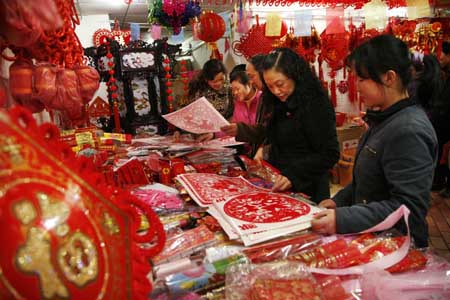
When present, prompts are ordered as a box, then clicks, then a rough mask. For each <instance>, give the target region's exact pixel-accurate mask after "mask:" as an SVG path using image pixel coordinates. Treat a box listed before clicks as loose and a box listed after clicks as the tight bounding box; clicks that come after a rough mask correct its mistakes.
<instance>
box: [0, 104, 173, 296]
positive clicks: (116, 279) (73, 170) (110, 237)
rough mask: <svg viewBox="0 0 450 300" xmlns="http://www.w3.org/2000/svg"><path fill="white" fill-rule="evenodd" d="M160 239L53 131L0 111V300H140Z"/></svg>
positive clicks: (133, 203)
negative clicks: (143, 228) (144, 227)
mask: <svg viewBox="0 0 450 300" xmlns="http://www.w3.org/2000/svg"><path fill="white" fill-rule="evenodd" d="M142 213H143V214H144V215H145V216H146V217H147V219H148V220H149V223H150V230H148V231H147V232H145V233H140V234H138V233H137V229H138V227H139V225H140V222H141V214H142ZM164 239H165V236H164V231H163V228H162V225H161V223H160V222H159V220H158V218H157V216H156V215H155V214H154V212H153V211H152V210H151V209H150V208H148V207H145V206H144V205H143V204H142V203H141V202H139V200H137V199H136V198H133V197H132V196H130V195H129V194H128V193H126V192H124V191H120V190H118V189H116V188H113V187H108V186H106V184H104V182H103V178H102V176H101V175H99V174H96V173H95V172H94V171H93V168H92V167H91V162H90V161H89V160H87V159H85V160H80V159H78V158H75V157H74V154H73V153H72V150H71V149H70V148H69V147H68V146H66V145H65V144H62V143H60V142H59V131H58V129H57V128H56V127H54V125H50V124H44V125H41V126H37V125H36V123H35V122H34V119H33V118H32V116H31V114H30V113H29V112H28V111H25V110H24V109H22V108H14V109H12V110H11V111H10V112H9V113H6V112H4V111H0V245H1V247H0V299H33V300H35V299H92V300H93V299H108V300H110V299H118V300H119V299H120V300H122V299H147V297H148V293H149V292H150V291H151V284H150V282H149V281H148V280H147V278H146V276H147V274H148V272H149V271H150V270H151V267H150V265H149V264H148V260H149V259H150V258H151V257H152V256H154V255H156V254H157V253H159V252H160V251H161V249H162V247H163V245H164ZM143 243H145V247H144V246H143Z"/></svg>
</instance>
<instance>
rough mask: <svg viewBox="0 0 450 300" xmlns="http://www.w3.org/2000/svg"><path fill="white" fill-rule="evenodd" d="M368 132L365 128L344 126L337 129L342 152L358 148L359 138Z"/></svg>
mask: <svg viewBox="0 0 450 300" xmlns="http://www.w3.org/2000/svg"><path fill="white" fill-rule="evenodd" d="M365 131H366V128H365V127H364V126H354V125H352V126H348V125H344V126H341V127H337V128H336V132H337V138H338V141H339V149H340V151H341V152H344V151H345V150H349V149H354V148H356V147H357V146H358V141H359V138H360V137H361V136H362V134H363V133H364V132H365Z"/></svg>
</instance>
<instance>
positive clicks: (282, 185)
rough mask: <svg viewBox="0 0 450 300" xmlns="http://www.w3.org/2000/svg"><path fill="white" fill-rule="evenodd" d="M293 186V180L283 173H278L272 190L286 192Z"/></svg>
mask: <svg viewBox="0 0 450 300" xmlns="http://www.w3.org/2000/svg"><path fill="white" fill-rule="evenodd" d="M291 187H292V183H291V181H290V180H289V179H288V178H287V177H286V176H283V175H277V178H276V179H275V183H274V184H273V187H272V191H273V192H284V191H287V190H289V189H290V188H291Z"/></svg>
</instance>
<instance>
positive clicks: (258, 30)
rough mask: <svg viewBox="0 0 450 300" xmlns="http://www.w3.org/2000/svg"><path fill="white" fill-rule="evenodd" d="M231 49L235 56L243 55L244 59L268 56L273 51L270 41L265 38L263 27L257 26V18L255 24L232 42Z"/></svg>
mask: <svg viewBox="0 0 450 300" xmlns="http://www.w3.org/2000/svg"><path fill="white" fill-rule="evenodd" d="M232 47H233V51H234V53H235V54H236V55H239V56H241V55H243V56H244V57H245V58H246V59H249V58H250V57H252V56H253V55H256V54H260V53H261V54H269V52H270V51H272V49H273V47H272V40H270V39H269V38H267V37H266V35H265V30H264V25H260V24H259V19H258V16H256V24H255V25H253V26H252V28H250V30H249V31H248V32H247V33H246V34H244V35H243V36H241V38H240V39H239V41H234V42H233V44H232Z"/></svg>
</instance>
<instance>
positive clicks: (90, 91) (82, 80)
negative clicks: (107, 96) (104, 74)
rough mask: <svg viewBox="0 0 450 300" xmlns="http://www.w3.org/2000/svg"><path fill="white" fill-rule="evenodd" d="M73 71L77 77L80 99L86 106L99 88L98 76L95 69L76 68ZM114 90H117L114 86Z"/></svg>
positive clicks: (87, 67) (86, 67)
mask: <svg viewBox="0 0 450 300" xmlns="http://www.w3.org/2000/svg"><path fill="white" fill-rule="evenodd" d="M74 70H75V73H76V74H77V76H78V82H79V85H80V92H81V98H82V99H83V102H84V104H87V103H89V101H91V100H92V97H93V96H94V94H95V92H96V91H97V90H98V87H99V86H100V75H99V74H98V72H97V70H96V69H94V68H92V67H89V66H76V67H75V68H74ZM114 88H115V89H114V90H116V89H117V87H116V86H114Z"/></svg>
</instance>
